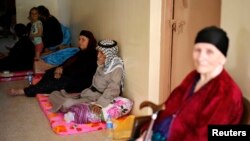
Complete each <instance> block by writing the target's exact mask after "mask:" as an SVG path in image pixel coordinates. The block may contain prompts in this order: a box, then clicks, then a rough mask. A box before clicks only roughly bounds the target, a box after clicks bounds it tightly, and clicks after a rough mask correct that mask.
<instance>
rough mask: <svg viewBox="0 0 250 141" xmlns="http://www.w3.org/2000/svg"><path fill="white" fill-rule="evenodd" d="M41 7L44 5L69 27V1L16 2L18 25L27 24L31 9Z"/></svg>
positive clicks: (19, 0) (25, 0)
mask: <svg viewBox="0 0 250 141" xmlns="http://www.w3.org/2000/svg"><path fill="white" fill-rule="evenodd" d="M39 5H44V6H45V7H47V8H48V9H49V11H50V14H52V15H54V16H55V17H56V18H57V19H58V20H59V21H60V22H61V23H63V24H65V25H69V20H70V17H69V13H70V9H69V8H70V2H69V0H16V11H17V12H16V13H17V23H24V24H27V23H28V22H29V20H28V19H27V17H28V15H29V11H30V9H31V8H32V7H37V6H39Z"/></svg>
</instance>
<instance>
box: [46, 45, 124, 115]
mask: <svg viewBox="0 0 250 141" xmlns="http://www.w3.org/2000/svg"><path fill="white" fill-rule="evenodd" d="M97 50H98V55H97V58H98V60H97V64H98V67H97V70H96V73H95V75H94V77H93V80H92V85H91V86H90V87H89V88H86V89H84V90H83V91H82V92H81V93H79V95H78V96H79V97H75V95H74V97H70V96H69V95H68V94H67V93H66V92H65V91H64V90H62V91H54V92H52V93H51V94H50V95H49V100H50V102H51V103H52V110H53V111H54V112H57V111H62V112H67V111H69V110H73V109H74V108H73V107H74V106H77V105H78V104H82V105H81V106H80V107H78V108H77V109H80V111H82V112H81V113H82V114H84V115H86V114H87V113H86V109H91V111H93V113H96V114H97V115H99V114H100V113H101V110H102V108H104V107H106V106H108V105H109V104H110V103H111V102H112V100H114V98H116V97H118V96H119V95H120V94H121V92H122V90H123V80H124V65H123V61H122V59H121V58H120V57H118V56H117V54H118V46H117V42H116V41H114V40H101V41H100V42H98V46H97ZM72 108H73V109H72ZM86 116H87V115H86ZM82 120H84V119H82Z"/></svg>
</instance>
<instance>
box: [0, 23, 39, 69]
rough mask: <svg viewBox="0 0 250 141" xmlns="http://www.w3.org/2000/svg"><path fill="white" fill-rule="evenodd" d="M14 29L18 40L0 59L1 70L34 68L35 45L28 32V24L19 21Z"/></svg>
mask: <svg viewBox="0 0 250 141" xmlns="http://www.w3.org/2000/svg"><path fill="white" fill-rule="evenodd" d="M14 30H15V34H16V36H17V37H18V41H17V42H16V43H15V44H14V46H13V47H12V48H10V50H9V53H8V55H7V56H5V57H4V58H2V59H0V71H5V70H6V71H23V70H32V69H33V60H34V57H35V47H34V44H33V43H32V41H31V40H30V39H29V37H28V36H27V34H26V33H27V31H26V26H25V25H24V24H21V23H19V24H16V25H15V27H14Z"/></svg>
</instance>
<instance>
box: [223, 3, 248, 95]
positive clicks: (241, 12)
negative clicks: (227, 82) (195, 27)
mask: <svg viewBox="0 0 250 141" xmlns="http://www.w3.org/2000/svg"><path fill="white" fill-rule="evenodd" d="M249 5H250V1H249V0H241V1H235V0H222V11H221V17H222V18H221V26H222V28H224V29H225V30H226V31H227V33H228V36H229V38H230V45H229V51H228V57H227V63H226V68H227V70H228V71H229V73H230V74H231V75H232V77H233V78H234V79H235V81H236V82H237V83H238V84H239V86H240V88H241V89H242V92H243V95H244V96H245V97H247V98H248V99H249V100H250V61H249V56H250V47H249V46H250V26H249V23H250V18H249V13H250V9H249ZM228 13H230V14H228Z"/></svg>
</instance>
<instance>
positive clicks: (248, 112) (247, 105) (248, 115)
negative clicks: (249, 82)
mask: <svg viewBox="0 0 250 141" xmlns="http://www.w3.org/2000/svg"><path fill="white" fill-rule="evenodd" d="M243 106H244V107H243V108H244V111H243V116H242V119H241V124H248V125H250V102H249V100H248V99H247V98H245V97H243Z"/></svg>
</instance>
